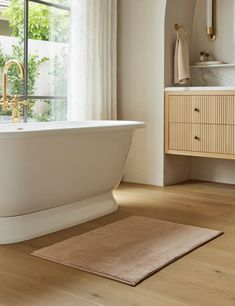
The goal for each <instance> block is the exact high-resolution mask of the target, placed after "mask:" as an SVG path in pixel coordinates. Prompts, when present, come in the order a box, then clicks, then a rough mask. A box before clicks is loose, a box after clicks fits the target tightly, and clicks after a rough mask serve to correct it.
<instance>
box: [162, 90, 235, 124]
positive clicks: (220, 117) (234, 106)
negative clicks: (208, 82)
mask: <svg viewBox="0 0 235 306" xmlns="http://www.w3.org/2000/svg"><path fill="white" fill-rule="evenodd" d="M168 119H169V122H172V123H173V122H178V123H202V124H203V123H205V124H224V125H226V124H235V96H233V95H231V96H205V95H203V96H188V95H172V96H169V118H168Z"/></svg>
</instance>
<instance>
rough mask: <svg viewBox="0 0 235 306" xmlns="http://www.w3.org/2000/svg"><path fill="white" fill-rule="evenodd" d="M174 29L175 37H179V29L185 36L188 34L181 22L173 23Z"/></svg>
mask: <svg viewBox="0 0 235 306" xmlns="http://www.w3.org/2000/svg"><path fill="white" fill-rule="evenodd" d="M175 30H176V32H177V38H178V39H179V33H180V31H182V32H183V34H184V35H185V36H187V35H188V32H186V31H185V27H184V26H183V25H182V24H177V23H176V24H175Z"/></svg>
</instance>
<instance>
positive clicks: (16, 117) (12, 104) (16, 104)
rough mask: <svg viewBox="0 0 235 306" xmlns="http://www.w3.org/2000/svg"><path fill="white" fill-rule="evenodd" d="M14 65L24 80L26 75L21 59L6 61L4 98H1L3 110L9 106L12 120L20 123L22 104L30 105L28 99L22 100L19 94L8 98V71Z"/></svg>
mask: <svg viewBox="0 0 235 306" xmlns="http://www.w3.org/2000/svg"><path fill="white" fill-rule="evenodd" d="M12 65H17V67H18V68H19V72H20V78H21V79H22V80H23V79H24V76H25V71H24V66H23V64H22V63H21V62H20V61H18V60H15V59H13V60H10V61H8V62H7V63H6V65H5V67H4V69H3V75H2V99H1V100H0V105H2V110H3V111H7V109H8V108H9V109H11V110H12V121H13V122H14V123H18V122H20V110H19V108H20V105H28V103H27V101H20V98H19V97H18V96H14V98H12V99H10V100H9V99H8V98H7V73H8V70H9V68H10V67H11V66H12Z"/></svg>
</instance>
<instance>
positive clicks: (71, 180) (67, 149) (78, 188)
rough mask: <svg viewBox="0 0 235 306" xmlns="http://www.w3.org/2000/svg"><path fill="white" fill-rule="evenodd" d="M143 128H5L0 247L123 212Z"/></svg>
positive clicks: (106, 124)
mask: <svg viewBox="0 0 235 306" xmlns="http://www.w3.org/2000/svg"><path fill="white" fill-rule="evenodd" d="M143 126H144V124H143V123H142V122H130V121H84V122H76V123H75V122H63V123H58V122H57V123H27V124H18V125H16V124H7V125H0V152H1V153H0V244H4V243H13V242H19V241H23V240H27V239H31V238H33V237H37V236H41V235H44V234H47V233H51V232H54V231H57V230H60V229H63V228H67V227H70V226H73V225H76V224H79V223H83V222H86V221H88V220H92V219H95V218H98V217H101V216H104V215H106V214H108V213H111V212H113V211H115V210H116V209H117V204H116V202H115V200H114V198H113V195H112V191H113V189H114V188H115V187H116V186H117V185H118V184H119V182H120V180H121V177H122V175H123V171H124V167H125V163H126V160H127V156H128V152H129V149H130V145H131V142H132V138H133V134H134V131H135V129H137V128H140V127H143Z"/></svg>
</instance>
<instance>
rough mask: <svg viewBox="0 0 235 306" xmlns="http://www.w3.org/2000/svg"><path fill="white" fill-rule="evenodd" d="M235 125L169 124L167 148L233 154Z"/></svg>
mask: <svg viewBox="0 0 235 306" xmlns="http://www.w3.org/2000/svg"><path fill="white" fill-rule="evenodd" d="M234 137H235V126H233V125H210V124H187V123H170V124H169V150H178V151H191V152H202V153H216V154H232V155H233V154H235V141H234Z"/></svg>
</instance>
